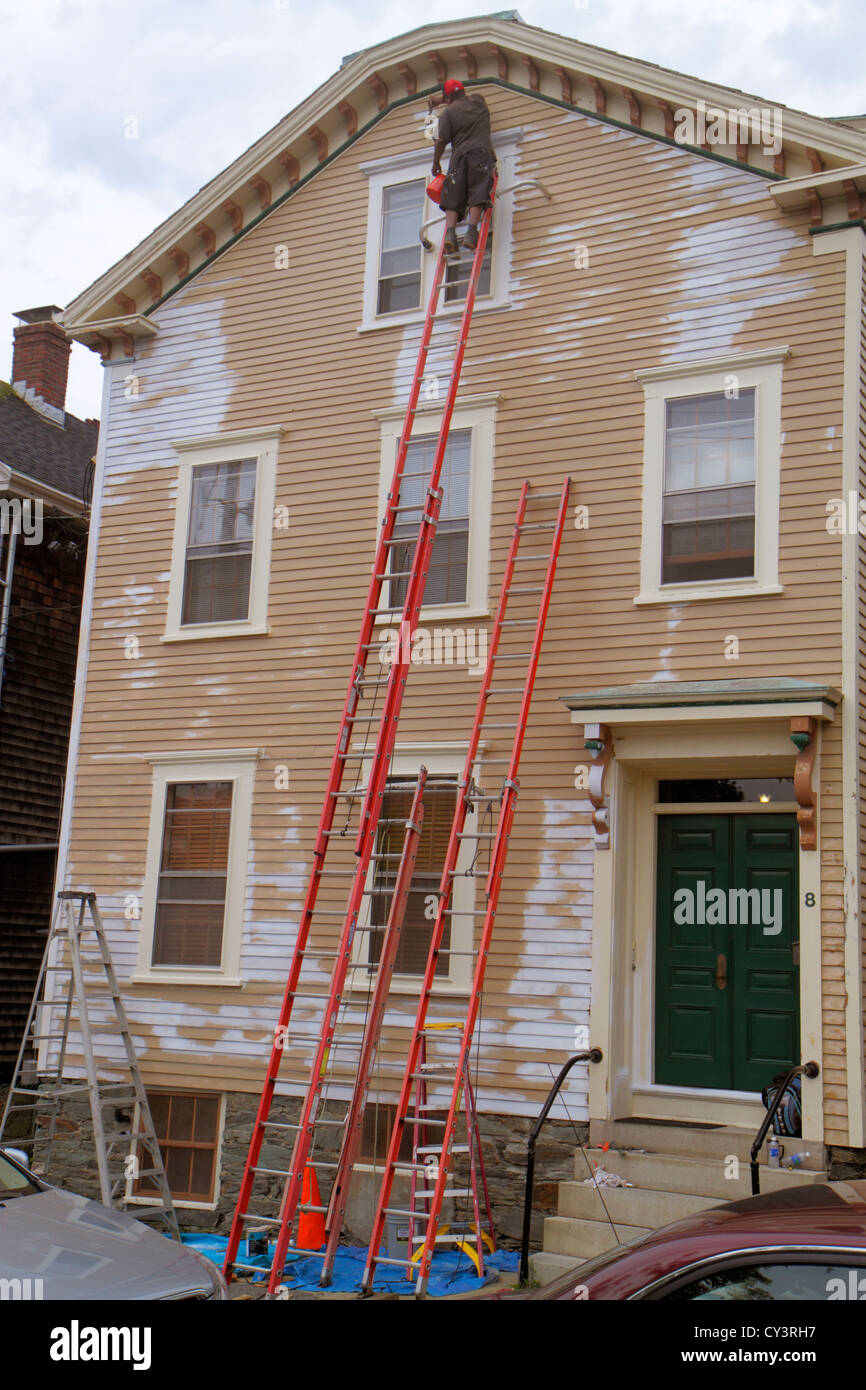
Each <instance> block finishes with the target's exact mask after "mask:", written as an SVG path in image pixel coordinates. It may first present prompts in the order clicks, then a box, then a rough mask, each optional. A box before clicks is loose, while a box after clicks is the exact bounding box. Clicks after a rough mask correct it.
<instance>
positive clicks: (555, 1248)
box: [544, 1216, 652, 1264]
mask: <svg viewBox="0 0 866 1390" xmlns="http://www.w3.org/2000/svg"><path fill="white" fill-rule="evenodd" d="M651 1229H652V1228H651V1227H649V1226H623V1225H620V1224H619V1222H617V1224H616V1230H615V1231H613V1230H612V1229H611V1227H610V1224H609V1223H608V1222H607V1221H584V1220H582V1219H580V1218H578V1217H574V1216H547V1217H545V1219H544V1252H545V1254H551V1255H571V1256H572V1257H573V1258H574V1262H575V1264H577V1263H578V1262H579V1261H580V1260H589V1259H591V1258H592V1256H593V1255H600V1254H602V1252H603V1251H605V1250H611V1249H612V1248H613V1246H615V1245H625V1244H627V1243H628V1241H630V1240H635V1239H636V1237H637V1236H648V1235H649V1233H650V1230H651Z"/></svg>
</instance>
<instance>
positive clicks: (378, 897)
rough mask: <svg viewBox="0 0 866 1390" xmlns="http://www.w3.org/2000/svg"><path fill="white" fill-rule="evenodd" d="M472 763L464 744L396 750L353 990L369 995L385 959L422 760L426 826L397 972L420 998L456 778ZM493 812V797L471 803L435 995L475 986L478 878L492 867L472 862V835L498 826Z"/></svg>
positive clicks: (405, 988) (358, 938) (403, 987)
mask: <svg viewBox="0 0 866 1390" xmlns="http://www.w3.org/2000/svg"><path fill="white" fill-rule="evenodd" d="M465 760H466V749H465V747H461V746H460V745H458V744H426V745H424V746H423V747H421V746H415V745H408V744H403V745H402V746H401V745H398V747H397V750H396V751H395V754H394V758H393V761H392V764H391V775H390V777H389V779H388V782H387V783H386V786H385V795H384V798H383V805H382V816H381V820H380V824H379V829H378V833H377V840H376V853H377V858H376V859H374V860H373V862H372V865H371V868H370V872H369V878H368V881H367V887H368V889H369V893H368V896H367V897H366V899H365V904H366V906H365V909H364V911H365V914H369V915H368V916H365V920H363V921H362V922H361V927H362V930H360V931H358V932H357V933H356V935H355V943H354V947H353V958H352V966H353V969H352V975H351V980H350V983H351V987H352V988H353V989H356V990H359V991H361V992H362V993H366V992H367V991H368V990H369V988H370V978H371V974H372V972H373V970H374V968H375V966H376V964H377V962H378V961H379V959H380V957H381V953H382V943H383V940H384V931H385V927H386V925H387V921H388V911H389V908H390V905H391V898H392V891H393V886H394V881H395V876H396V873H397V868H398V865H399V855H400V853H401V851H402V848H403V840H404V836H405V825H406V819H407V817H408V815H409V811H410V808H411V805H412V796H413V790H414V783H415V778H416V777H417V775H418V768H419V767H420V766H421V764H422V763H423V765H424V766H425V767H426V768H427V787H426V791H425V794H424V821H423V825H422V828H421V835H420V838H419V841H418V846H417V856H416V860H415V870H414V873H413V875H412V883H411V887H410V890H409V895H408V901H407V906H406V915H405V918H404V922H403V930H402V932H401V936H400V945H399V949H398V955H397V958H396V965H395V970H394V988H395V989H396V990H397V991H398V992H400V991H402V992H405V993H413V992H415V991H417V989H418V987H419V984H420V981H421V978H422V976H423V974H424V971H425V969H426V966H427V957H428V953H429V949H430V940H431V936H432V932H433V926H434V922H435V919H436V910H437V907H438V902H439V898H438V893H439V885H440V883H441V881H442V870H443V868H444V865H445V855H446V851H447V849H448V840H449V837H450V834H451V826H452V823H453V818H454V808H455V805H456V798H457V781H458V778H459V777H460V775H461V773H462V771H463V766H464V763H465ZM369 772H370V769H369V765H367V766H365V767H364V768H363V777H364V780H365V781H366V780H367V778H368V777H369ZM493 814H494V808H493V803H492V802H491V801H490V800H489V798H481V797H480V795H479V798H478V799H477V800H476V801H472V800H470V806H469V811H468V813H467V816H466V822H465V826H464V831H465V837H464V839H463V840H462V841H461V844H460V851H459V854H458V857H457V865H456V873H455V876H454V881H453V887H452V892H451V903H450V908H449V914H448V916H447V917H446V919H445V923H444V932H443V937H442V946H441V953H440V955H439V958H438V960H437V963H436V972H435V976H434V990H435V992H436V993H446V994H447V993H454V992H458V993H462V992H464V991H465V990H466V989H468V987H469V984H470V980H471V973H472V972H471V962H470V954H471V946H472V941H473V933H474V929H475V921H476V919H475V916H474V909H475V901H476V899H475V886H476V883H477V882H478V881H479V880H480V881H481V883H482V884H483V882H484V875H485V873H486V864H485V863H481V862H479V863H477V864H476V863H475V862H474V861H473V842H472V841H471V839H470V838H469V837H471V835H472V833H473V831H474V830H475V829H476V827H477V825H478V824H479V823H483V826H484V829H485V830H486V829H487V828H488V825H489V824H492V819H491V818H492V816H493ZM485 843H486V842H485ZM385 856H389V857H385ZM390 856H396V857H393V858H392V857H390Z"/></svg>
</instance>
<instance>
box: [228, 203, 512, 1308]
mask: <svg viewBox="0 0 866 1390" xmlns="http://www.w3.org/2000/svg"><path fill="white" fill-rule="evenodd" d="M495 193H496V181H495V179H494V186H493V190H492V196H491V206H490V208H488V209H487V210H486V211H485V212H484V215H483V216H482V219H481V222H480V225H479V234H478V245H477V247H476V250H475V255H474V257H473V261H472V268H471V271H470V274H469V277H468V283H467V288H466V300H465V303H464V307H463V314H462V318H461V322H460V328H459V333H458V338H457V345H456V349H455V352H454V357H453V360H452V366H451V372H450V377H449V382H448V390H447V392H446V395H445V401H444V405H443V411H442V419H441V423H440V427H439V435H438V439H437V443H436V450H435V455H434V459H433V463H432V465H431V468H430V472H429V474H424V475H420V474H411V473H410V474H407V473H406V472H405V466H406V459H407V453H408V449H409V444H410V441H411V436H412V429H413V426H414V422H415V414H416V411H417V406H418V400H419V397H420V393H421V385H422V381H423V379H424V374H425V369H426V364H427V357H428V352H429V348H430V343H431V339H432V334H433V328H434V325H435V322H436V317H437V314H438V311H439V308H440V295H441V293H442V291H443V290H444V289H445V288H446V280H445V264H446V258H445V253H444V241H443V244H442V246H440V249H439V254H438V257H437V260H436V266H435V270H434V274H433V285H432V288H431V292H430V298H429V301H428V306H427V311H426V315H425V319H424V329H423V332H422V335H421V344H420V347H419V351H418V358H417V361H416V365H415V371H414V375H413V378H412V385H411V388H410V392H409V400H408V404H407V407H406V413H405V418H404V422H403V429H402V433H401V435H400V442H399V445H398V448H397V455H396V459H395V464H394V474H393V477H392V480H391V485H390V488H389V491H388V497H387V504H386V508H385V515H384V517H383V519H382V523H381V527H380V533H379V540H378V545H377V549H376V556H375V559H374V563H373V570H372V575H371V579H370V586H369V591H368V595H367V602H366V605H365V609H364V616H363V619H362V622H361V631H360V634H359V638H358V643H357V646H356V649H355V655H354V658H353V661H352V669H351V674H350V677H349V684H348V689H347V692H346V698H345V702H344V705H343V714H342V718H341V721H340V730H339V733H338V736H337V743H336V747H335V750H334V755H333V759H332V763H331V772H330V776H329V779H328V785H327V789H326V792H325V799H324V804H323V806H322V811H321V815H320V819H319V828H318V833H317V836H316V842H315V845H314V848H313V868H312V871H311V874H310V878H309V881H308V885H307V889H306V894H305V898H304V905H303V909H302V912H301V918H300V923H299V926H298V934H297V938H296V942H295V948H294V953H293V956H292V962H291V966H290V969H289V975H288V980H287V983H286V989H285V994H284V996H283V1002H282V1006H281V1008H280V1013H279V1018H278V1021H277V1024H276V1026H275V1029H274V1043H273V1046H272V1049H271V1056H270V1061H269V1063H268V1068H267V1072H266V1076H265V1083H264V1088H263V1091H262V1096H261V1100H260V1103H259V1108H258V1112H257V1114H256V1119H255V1122H254V1125H253V1132H252V1137H251V1141H250V1148H249V1153H248V1155H247V1160H246V1165H245V1169H244V1175H243V1178H242V1180H241V1186H240V1191H239V1194H238V1201H237V1205H236V1208H235V1212H234V1216H233V1219H232V1225H231V1231H230V1234H229V1241H228V1247H227V1250H226V1256H225V1263H224V1273H225V1275H226V1278H227V1279H231V1277H232V1274H233V1272H234V1271H235V1269H240V1268H241V1265H242V1263H243V1261H242V1260H241V1261H239V1260H238V1254H239V1250H240V1245H241V1240H242V1238H243V1236H244V1233H245V1232H246V1233H247V1234H249V1232H250V1230H251V1229H255V1230H256V1231H259V1232H260V1231H261V1230H262V1229H264V1230H266V1231H267V1230H274V1229H276V1233H277V1239H276V1250H275V1253H274V1257H273V1261H272V1263H271V1267H270V1276H269V1281H268V1293H269V1294H270V1295H273V1294H274V1293H275V1292H276V1289H277V1287H278V1285H279V1283H280V1280H281V1276H282V1269H283V1264H284V1261H285V1256H286V1253H287V1251H288V1250H289V1246H290V1243H291V1240H292V1234H293V1231H294V1229H295V1227H296V1224H297V1218H298V1216H299V1215H300V1214H302V1213H303V1212H304V1211H309V1210H311V1209H315V1208H312V1206H311V1204H310V1203H304V1202H303V1201H302V1200H301V1195H302V1188H303V1179H304V1171H305V1167H306V1156H307V1155H308V1154H309V1152H310V1148H311V1144H312V1141H313V1138H314V1137H315V1133H316V1131H317V1130H318V1129H327V1128H330V1129H331V1130H338V1131H340V1132H341V1134H342V1137H343V1142H345V1139H346V1136H347V1133H348V1131H347V1123H348V1121H349V1119H350V1111H351V1104H350V1106H349V1108H348V1109H347V1110H346V1113H344V1114H342V1115H339V1116H332V1115H325V1113H324V1108H323V1107H322V1106H321V1103H320V1102H321V1089H320V1088H319V1086H318V1077H319V1075H320V1071H321V1066H322V1065H325V1064H326V1063H333V1062H334V1058H333V1057H332V1056H331V1046H332V1043H333V1041H334V1038H333V1034H334V1029H335V1025H336V1016H335V1014H334V1005H335V1004H336V1005H339V1006H340V1007H341V1008H342V1009H343V1011H344V1013H348V1012H349V1010H348V1001H346V1000H345V998H344V981H345V972H346V971H347V970H348V968H349V965H350V962H351V960H352V947H353V941H354V940H355V936H356V933H357V932H358V931H359V920H360V919H361V918H362V909H363V907H364V905H365V900H366V899H368V898H369V897H370V896H371V892H372V890H371V889H369V888H368V887H367V877H368V870H369V868H370V865H371V863H372V862H373V855H374V852H375V845H376V838H377V834H378V827H379V819H380V811H381V805H382V800H383V797H384V794H385V786H386V782H387V780H388V774H389V770H390V766H391V760H392V756H393V751H394V744H395V741H396V736H397V724H398V720H399V717H400V711H401V708H402V703H403V695H404V692H405V688H406V682H407V678H408V674H409V662H410V654H411V637H412V634H413V633H414V632H415V630H416V628H417V625H418V622H419V619H420V614H421V606H422V603H423V599H424V590H425V586H426V581H427V574H428V571H429V568H430V557H431V554H432V550H433V542H434V540H435V537H436V529H437V525H438V521H439V514H440V510H441V506H442V498H443V488H442V486H441V483H440V478H441V473H442V466H443V463H444V458H445V450H446V448H447V444H448V436H449V432H450V428H451V420H452V416H453V413H454V405H455V401H456V398H457V390H458V387H459V384H460V376H461V371H462V367H463V358H464V355H465V351H466V343H467V339H468V336H469V328H470V324H471V321H472V313H473V309H474V307H475V297H476V293H477V289H478V283H479V280H480V277H481V271H482V265H483V261H484V252H485V249H486V246H487V241H488V236H489V233H490V224H491V219H492V214H493V201H494V198H495ZM422 477H426V480H427V481H426V491H425V494H424V500H423V502H422V503H421V504H420V505H419V504H418V502H411V503H406V502H403V501H402V500H401V492H402V488H403V483H404V482H405V481H408V480H410V479H419V478H422ZM419 511H420V512H421V518H420V522H419V525H418V535H417V539H416V541H415V546H414V550H413V554H412V564H411V567H410V568H409V569H407V570H394V569H392V568H391V564H390V561H391V556H392V552H393V551H394V550H395V548H397V549H398V551H399V548H401V547H402V548H405V546H406V542H405V541H404V540H403V539H401V538H399V537H398V536H397V535H396V534H395V530H396V527H397V526H398V524H399V521H400V517H401V516H402V515H405V514H409V515H410V517H411V514H412V513H415V514H417V513H418V512H419ZM395 581H396V582H397V583H398V584H405V599H404V602H403V607H402V614H401V615H400V633H401V641H400V643H399V652H398V653H397V654H396V656H395V659H394V661H393V662H392V663H391V666H390V671H389V674H388V676H387V678H385V677H384V676H383V675H382V674H381V668H380V672H379V673H374V674H373V675H368V674H367V667H368V661H369V656H370V652H371V651H374V650H376V649H377V648H378V647H379V644H378V643H377V642H376V641H375V640H374V635H375V621H376V618H377V617H378V616H380V615H382V614H387V615H389V616H390V617H391V618H392V619H393V620H394V621H396V620H397V616H398V612H397V610H396V609H395V608H394V607H393V606H389V605H388V604H386V603H384V602H383V600H384V598H385V597H386V595H385V592H384V590H385V585H390V584H392V583H393V582H395ZM388 596H389V597H390V593H389V594H388ZM379 695H381V696H382V701H381V707H380V710H379V714H378V727H377V733H376V738H375V744H374V746H373V748H372V749H371V750H370V751H369V753H368V751H367V749H366V747H365V748H362V749H361V750H360V751H356V749H355V748H353V747H352V746H351V744H352V737H353V734H354V735H356V736H357V735H358V733H359V731H360V730H362V729H363V725H364V722H365V718H366V722H367V726H368V731H369V729H370V728H371V727H372V725H373V723H374V719H375V714H376V711H375V705H376V700H377V697H378V696H379ZM362 700H369V701H370V708H369V713H368V714H367V715H366V716H365V715H364V713H363V707H362V704H361V702H362ZM352 762H355V763H356V764H357V767H358V772H357V774H356V778H355V785H354V787H351V788H350V789H349V790H348V791H346V790H343V787H342V783H343V777H344V773H345V771H346V766H347V764H350V763H352ZM365 769H366V770H365ZM364 779H365V780H364ZM338 811H339V812H340V819H338ZM341 821H342V823H341ZM352 840H354V846H353V848H354V861H353V862H348V863H346V860H347V859H348V856H347V855H345V854H344V859H343V862H344V863H346V866H345V867H343V868H339V867H337V868H333V869H332V868H330V861H329V859H328V856H329V851H331V852H332V851H333V849H334V848H335V846H336V845H337V844H338V842H342V847H343V849H344V850H345V849H347V848H348V847H349V846H350V845H351V842H352ZM340 879H342V880H343V885H342V886H343V887H348V897H347V898H345V897H343V896H342V894H340V893H339V892H337V891H335V892H334V893H332V894H331V897H330V899H329V897H328V890H329V889H330V888H332V887H334V888H335V889H336V888H337V886H338V883H339V880H340ZM334 880H337V884H335V882H334ZM347 880H348V883H347V882H346V881H347ZM323 885H324V892H323V896H324V899H325V907H324V908H321V907H320V906H319V902H318V899H319V894H320V891H322V889H323ZM340 902H342V904H343V905H342V906H338V903H340ZM329 903H330V905H329ZM327 916H330V917H331V918H332V925H333V919H334V918H336V919H338V920H342V928H341V932H340V938H339V945H338V947H337V949H336V951H334V950H333V948H332V946H331V945H330V936H329V942H328V944H327V945H325V946H321V947H320V946H319V945H318V944H317V933H316V931H315V930H313V928H314V925H315V927H316V928H318V923H319V920H320V918H322V917H327ZM325 925H326V924H325ZM360 930H362V931H363V930H366V931H370V930H380V927H378V926H375V925H374V924H372V923H371V924H369V925H367V926H366V927H365V926H364V925H363V924H362V925H361V927H360ZM329 960H330V961H333V962H335V964H334V966H333V967H332V973H331V982H330V987H329V988H328V989H327V990H324V989H323V979H322V976H323V973H324V972H323V970H322V968H321V965H320V964H319V962H322V961H329ZM380 968H381V967H380ZM308 980H309V984H308ZM298 1000H301V1001H302V1002H303V1006H304V1008H306V1011H307V1012H308V1013H310V1012H311V1013H312V1014H313V1015H314V1017H313V1019H312V1020H308V1023H309V1026H310V1028H311V1030H312V1031H313V1032H314V1033H315V1034H317V1036H316V1037H314V1038H312V1039H310V1038H307V1039H306V1041H307V1042H308V1043H311V1045H312V1046H313V1048H314V1049H315V1051H314V1056H313V1062H312V1068H311V1071H310V1077H309V1080H308V1083H307V1088H306V1093H305V1096H304V1099H303V1102H302V1118H301V1121H300V1123H299V1124H288V1123H285V1122H283V1121H277V1120H272V1119H271V1118H270V1114H271V1109H272V1105H273V1100H274V1094H275V1090H276V1085H277V1080H278V1076H279V1072H280V1066H281V1062H282V1060H283V1054H284V1051H285V1050H286V1047H287V1046H293V1041H292V1037H291V1032H290V1026H291V1025H292V1023H293V1014H294V1010H295V1004H296V1001H298ZM308 1006H309V1007H308ZM356 1022H357V1024H358V1028H356V1032H357V1031H358V1030H359V1029H360V1031H361V1032H362V1033H364V1031H365V1022H364V1018H363V1016H361V1017H360V1018H356ZM299 1041H300V1040H299ZM354 1045H355V1047H356V1048H358V1047H361V1046H362V1045H363V1038H356V1039H355V1044H354ZM317 1067H318V1068H319V1070H318V1071H317ZM345 1083H346V1087H347V1090H348V1093H349V1098H350V1102H351V1098H352V1097H353V1096H354V1093H355V1089H356V1084H357V1077H356V1075H355V1076H352V1077H351V1078H350V1077H348V1076H347V1077H346V1078H345ZM288 1133H293V1134H294V1144H293V1151H292V1155H291V1159H290V1161H289V1163H288V1164H287V1165H286V1164H285V1160H284V1159H282V1155H280V1159H281V1164H282V1166H280V1167H277V1166H275V1165H276V1162H277V1159H276V1158H273V1159H271V1157H270V1156H269V1154H270V1153H271V1152H274V1153H275V1154H276V1153H279V1152H280V1151H279V1141H280V1139H281V1138H283V1139H284V1138H285V1137H286V1135H287V1134H288ZM266 1140H267V1141H268V1143H269V1149H268V1151H266V1154H265V1159H264V1161H263V1160H262V1150H263V1147H264V1145H265V1142H266ZM330 1166H331V1167H332V1168H336V1171H337V1173H338V1174H339V1173H340V1172H341V1169H340V1160H339V1159H338V1160H337V1163H336V1164H333V1163H332V1164H331V1165H330ZM257 1179H258V1180H264V1186H265V1194H264V1195H265V1198H266V1199H268V1200H271V1199H272V1198H273V1189H274V1187H275V1186H281V1187H282V1197H281V1202H280V1209H279V1213H278V1215H276V1216H274V1215H271V1214H269V1213H262V1212H259V1211H258V1210H254V1209H253V1205H252V1201H253V1196H254V1187H255V1184H256V1182H257ZM275 1180H277V1181H275ZM260 1186H261V1182H260ZM256 1195H257V1194H256ZM259 1205H261V1202H260V1201H258V1200H257V1201H256V1206H259ZM332 1229H333V1227H332ZM338 1235H339V1232H338V1233H337V1237H336V1238H338ZM336 1238H335V1239H336ZM326 1277H327V1276H326Z"/></svg>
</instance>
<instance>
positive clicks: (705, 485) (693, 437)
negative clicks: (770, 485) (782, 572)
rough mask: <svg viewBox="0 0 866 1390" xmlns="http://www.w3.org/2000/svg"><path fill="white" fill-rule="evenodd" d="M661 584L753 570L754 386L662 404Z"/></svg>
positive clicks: (737, 574) (723, 577)
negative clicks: (663, 446)
mask: <svg viewBox="0 0 866 1390" xmlns="http://www.w3.org/2000/svg"><path fill="white" fill-rule="evenodd" d="M665 412H666V419H665V480H664V506H663V510H662V536H663V545H662V583H663V584H681V583H684V582H688V581H689V580H701V579H736V578H739V577H742V576H744V575H748V576H749V577H751V576H752V575H754V572H755V390H754V387H752V388H751V389H749V390H744V391H741V392H739V393H738V394H737V395H736V396H731V397H728V396H725V394H724V393H723V392H718V393H715V394H711V395H706V396H681V397H678V398H677V399H675V400H669V401H666V402H665Z"/></svg>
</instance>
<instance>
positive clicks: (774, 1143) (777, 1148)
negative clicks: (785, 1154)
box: [767, 1134, 782, 1168]
mask: <svg viewBox="0 0 866 1390" xmlns="http://www.w3.org/2000/svg"><path fill="white" fill-rule="evenodd" d="M781 1157H782V1145H781V1144H780V1143H779V1141H778V1139H777V1138H776V1136H775V1134H774V1135H773V1137H772V1139H771V1140H770V1147H769V1148H768V1150H767V1162H768V1163H769V1165H770V1167H771V1168H778V1167H779V1159H780V1158H781Z"/></svg>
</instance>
